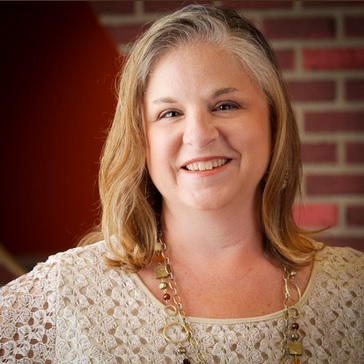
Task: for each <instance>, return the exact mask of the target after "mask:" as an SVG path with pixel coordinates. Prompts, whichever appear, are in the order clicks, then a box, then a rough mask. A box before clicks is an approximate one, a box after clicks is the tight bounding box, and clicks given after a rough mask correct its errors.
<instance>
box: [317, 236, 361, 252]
mask: <svg viewBox="0 0 364 364" xmlns="http://www.w3.org/2000/svg"><path fill="white" fill-rule="evenodd" d="M318 240H320V241H322V242H324V243H325V244H327V245H330V246H348V247H351V248H353V249H356V250H360V251H364V237H359V238H358V237H353V236H337V235H335V237H333V236H326V235H323V236H321V238H320V239H318Z"/></svg>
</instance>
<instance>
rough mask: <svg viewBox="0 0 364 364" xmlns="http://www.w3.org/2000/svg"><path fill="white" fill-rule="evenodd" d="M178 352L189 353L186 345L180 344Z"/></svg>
mask: <svg viewBox="0 0 364 364" xmlns="http://www.w3.org/2000/svg"><path fill="white" fill-rule="evenodd" d="M177 353H178V354H182V355H185V354H187V349H186V348H185V347H184V346H180V347H179V348H178V349H177Z"/></svg>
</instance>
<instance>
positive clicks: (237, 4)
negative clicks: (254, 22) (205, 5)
mask: <svg viewBox="0 0 364 364" xmlns="http://www.w3.org/2000/svg"><path fill="white" fill-rule="evenodd" d="M222 6H223V7H227V8H235V9H237V8H240V9H266V10H269V9H291V8H292V6H293V1H274V0H272V1H238V0H223V1H222Z"/></svg>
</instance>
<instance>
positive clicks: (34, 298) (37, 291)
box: [0, 260, 57, 364]
mask: <svg viewBox="0 0 364 364" xmlns="http://www.w3.org/2000/svg"><path fill="white" fill-rule="evenodd" d="M56 284H57V268H56V266H55V262H52V261H51V260H49V261H48V262H46V263H41V264H38V265H37V267H36V268H35V269H34V270H33V271H32V272H30V273H28V274H25V275H23V276H21V277H19V278H18V279H16V280H14V281H12V282H10V283H9V284H8V285H6V286H4V287H2V288H1V289H0V362H1V363H8V364H10V363H17V364H18V363H19V364H30V363H39V364H40V363H52V358H53V357H54V352H55V332H56V325H55V317H54V307H55V301H56V292H57V290H56Z"/></svg>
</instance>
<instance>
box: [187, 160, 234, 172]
mask: <svg viewBox="0 0 364 364" xmlns="http://www.w3.org/2000/svg"><path fill="white" fill-rule="evenodd" d="M226 162H227V158H220V159H214V160H212V161H207V162H194V163H191V164H187V166H186V169H188V170H189V171H208V170H211V169H213V168H216V167H221V166H223V165H224V164H225V163H226Z"/></svg>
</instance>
